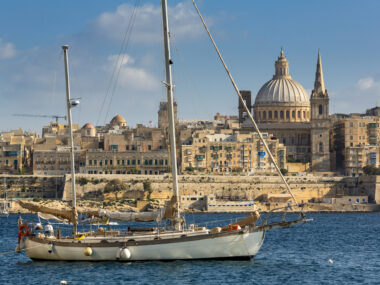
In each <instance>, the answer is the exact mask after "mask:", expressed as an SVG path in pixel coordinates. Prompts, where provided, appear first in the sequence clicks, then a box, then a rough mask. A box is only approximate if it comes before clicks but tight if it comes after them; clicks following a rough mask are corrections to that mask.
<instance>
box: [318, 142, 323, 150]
mask: <svg viewBox="0 0 380 285" xmlns="http://www.w3.org/2000/svg"><path fill="white" fill-rule="evenodd" d="M319 152H323V142H320V143H319Z"/></svg>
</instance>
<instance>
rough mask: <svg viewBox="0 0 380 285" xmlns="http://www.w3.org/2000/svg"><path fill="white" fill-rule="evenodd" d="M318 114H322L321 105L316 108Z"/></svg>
mask: <svg viewBox="0 0 380 285" xmlns="http://www.w3.org/2000/svg"><path fill="white" fill-rule="evenodd" d="M318 113H319V115H322V114H323V106H322V105H319V106H318Z"/></svg>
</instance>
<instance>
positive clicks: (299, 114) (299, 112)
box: [298, 111, 301, 119]
mask: <svg viewBox="0 0 380 285" xmlns="http://www.w3.org/2000/svg"><path fill="white" fill-rule="evenodd" d="M298 119H301V111H298Z"/></svg>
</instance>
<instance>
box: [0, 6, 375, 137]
mask: <svg viewBox="0 0 380 285" xmlns="http://www.w3.org/2000/svg"><path fill="white" fill-rule="evenodd" d="M135 3H137V4H138V5H137V8H136V10H135V11H136V19H135V21H134V22H133V29H132V30H131V32H130V33H128V34H127V35H128V37H127V38H129V41H128V46H127V48H126V49H125V50H123V52H122V56H121V57H118V54H119V51H120V47H121V43H122V40H123V36H124V34H125V32H126V28H127V26H128V23H129V21H130V18H131V15H132V14H133V11H134V9H135V8H134V7H135V6H134V5H135ZM168 4H169V13H170V18H169V22H170V23H169V24H170V25H171V32H172V42H173V45H172V57H173V59H174V65H173V74H174V81H175V84H176V88H175V97H176V99H177V101H178V106H179V107H178V108H179V110H178V111H179V112H178V114H179V118H180V119H196V118H202V119H207V118H212V117H213V115H214V114H215V113H216V112H220V113H222V114H227V115H236V114H237V98H236V95H235V93H234V90H233V88H232V86H231V84H230V82H229V81H228V79H227V77H226V74H225V72H224V70H223V68H222V66H221V64H220V62H219V61H218V59H217V56H216V53H215V51H214V50H213V49H212V46H211V44H210V42H209V39H208V38H207V37H206V34H205V32H204V30H203V28H202V26H201V24H200V21H199V19H198V18H197V15H196V14H195V11H194V8H193V7H192V4H191V1H190V0H184V1H171V0H169V1H168ZM198 5H199V8H200V10H201V12H202V13H203V15H204V17H205V18H206V21H207V22H208V24H209V27H210V30H211V32H212V33H213V36H214V38H215V40H216V42H217V44H218V46H219V48H220V50H221V52H222V54H223V56H224V58H225V60H226V62H227V64H228V66H229V68H230V70H231V72H232V75H233V77H234V78H235V80H236V83H237V85H238V86H239V88H240V89H249V90H252V94H253V96H255V95H256V93H257V91H258V90H259V89H260V87H261V86H262V85H263V84H264V83H265V82H266V81H268V80H269V79H270V78H271V77H272V75H273V73H274V61H275V60H276V58H277V56H278V55H279V52H280V47H281V46H283V47H284V51H285V55H286V56H287V58H288V60H289V64H290V74H291V75H292V77H293V79H294V80H296V81H298V82H299V83H301V84H302V85H303V87H304V88H305V89H306V90H307V91H308V92H309V93H310V91H311V89H312V88H313V83H314V74H315V68H316V61H317V52H318V49H320V50H321V55H322V64H323V71H324V77H325V83H326V88H327V89H328V91H329V94H330V102H331V105H330V112H331V113H337V112H339V113H346V112H363V111H365V109H366V108H370V107H373V106H375V105H376V104H380V69H379V65H380V37H378V31H379V30H380V17H378V11H380V1H350V0H344V1H343V0H342V1H338V0H337V1H301V0H299V1H296V0H293V1H243V0H240V1H226V0H218V1H216V0H200V1H198ZM160 28H161V22H160V3H159V1H158V0H156V1H147V0H146V1H142V0H141V1H140V0H133V1H116V0H114V1H105V0H91V1H90V0H82V1H74V0H66V1H48V0H34V1H28V0H19V1H0V100H1V101H0V130H9V129H15V128H18V127H23V128H24V129H27V130H35V131H40V130H41V127H42V126H43V125H46V124H48V121H49V120H48V119H46V118H41V119H39V118H25V117H15V116H12V114H15V113H29V114H47V115H49V114H62V115H64V114H65V113H66V110H65V105H64V103H65V101H64V100H65V89H64V75H63V58H62V53H61V48H60V46H61V45H62V44H68V45H70V49H69V59H70V72H71V93H72V97H81V98H82V104H81V106H80V107H79V108H78V109H76V110H75V111H74V114H73V117H74V121H75V122H76V123H79V124H80V125H83V124H85V123H86V122H90V123H92V124H104V123H105V122H108V121H110V119H111V118H112V117H113V116H114V115H116V114H120V115H122V116H124V117H125V118H126V120H127V122H128V124H129V125H131V126H135V125H136V124H137V123H143V124H148V123H149V121H152V122H153V123H152V124H153V125H155V124H156V122H157V109H158V105H159V102H160V101H161V100H162V99H164V98H165V90H164V88H163V87H162V83H161V80H163V78H164V66H163V60H162V54H163V51H162V39H161V31H160ZM117 60H119V61H117ZM115 62H116V63H117V64H116V66H118V67H119V66H120V71H119V72H118V70H119V68H117V69H116V73H119V76H118V77H117V78H118V79H117V82H115V81H110V80H111V75H112V73H113V70H115V69H114V68H113V66H114V65H115ZM114 78H115V77H114ZM110 82H112V83H111V84H110ZM109 86H111V87H109ZM107 90H109V91H108V93H107ZM107 94H108V96H106V95H107ZM111 97H112V99H110V98H111ZM103 102H104V103H103ZM102 106H103V107H102Z"/></svg>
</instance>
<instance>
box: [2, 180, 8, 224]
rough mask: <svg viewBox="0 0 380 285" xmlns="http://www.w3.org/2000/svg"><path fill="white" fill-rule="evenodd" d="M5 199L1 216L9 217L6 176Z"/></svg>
mask: <svg viewBox="0 0 380 285" xmlns="http://www.w3.org/2000/svg"><path fill="white" fill-rule="evenodd" d="M3 185H4V186H3V187H4V201H3V208H2V209H1V212H0V218H8V216H9V213H8V210H7V208H8V206H7V184H6V180H5V177H4V184H3Z"/></svg>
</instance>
